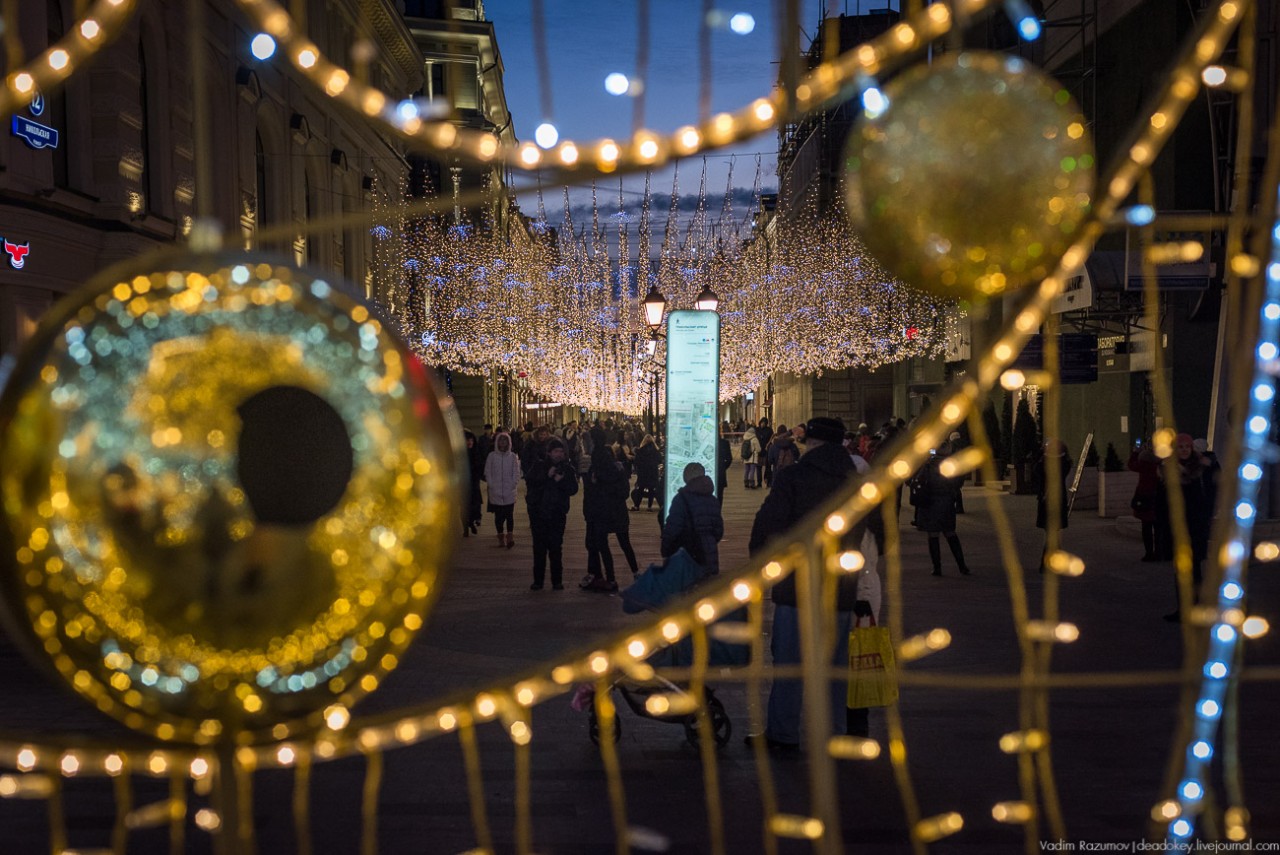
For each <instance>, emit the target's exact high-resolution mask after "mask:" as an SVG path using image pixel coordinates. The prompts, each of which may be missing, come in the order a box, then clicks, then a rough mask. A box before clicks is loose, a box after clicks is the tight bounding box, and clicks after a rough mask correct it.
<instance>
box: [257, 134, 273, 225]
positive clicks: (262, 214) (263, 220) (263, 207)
mask: <svg viewBox="0 0 1280 855" xmlns="http://www.w3.org/2000/svg"><path fill="white" fill-rule="evenodd" d="M253 170H254V192H255V193H256V194H257V203H258V209H257V211H256V215H255V217H254V224H255V225H256V226H257V228H258V230H259V231H261V230H262V229H263V228H264V227H265V226H266V225H267V224H268V223H270V222H271V209H270V207H269V206H268V204H267V151H266V148H265V147H264V146H263V145H262V134H261V133H260V132H257V131H255V132H254V134H253Z"/></svg>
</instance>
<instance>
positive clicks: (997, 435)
mask: <svg viewBox="0 0 1280 855" xmlns="http://www.w3.org/2000/svg"><path fill="white" fill-rule="evenodd" d="M982 427H983V429H984V430H986V432H987V442H989V443H991V454H992V456H993V457H994V458H995V460H994V461H993V462H994V463H995V470H996V479H997V480H999V479H1003V478H1004V471H1005V470H1004V467H1005V461H1006V459H1007V458H1005V457H1004V456H1002V455H1003V450H1004V437H1003V436H1002V434H1001V432H1000V417H999V416H997V415H996V405H995V402H994V401H992V400H991V399H990V398H988V399H987V404H986V406H984V407H983V408H982ZM980 475H981V470H979V476H980ZM978 483H981V481H979V482H978Z"/></svg>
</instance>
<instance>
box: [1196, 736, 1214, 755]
mask: <svg viewBox="0 0 1280 855" xmlns="http://www.w3.org/2000/svg"><path fill="white" fill-rule="evenodd" d="M1191 756H1193V757H1195V758H1197V759H1199V760H1208V759H1209V758H1210V757H1212V756H1213V746H1212V745H1210V744H1209V743H1207V742H1205V741H1204V740H1203V739H1201V740H1200V741H1198V742H1196V743H1194V744H1193V745H1192V746H1191Z"/></svg>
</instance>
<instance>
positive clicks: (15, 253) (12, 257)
mask: <svg viewBox="0 0 1280 855" xmlns="http://www.w3.org/2000/svg"><path fill="white" fill-rule="evenodd" d="M0 241H3V242H4V251H5V253H6V254H7V255H8V256H9V266H10V267H12V268H13V269H14V270H21V269H22V268H24V267H26V266H27V255H28V253H30V252H31V244H30V243H29V242H28V243H10V242H9V241H8V240H5V239H4V238H0Z"/></svg>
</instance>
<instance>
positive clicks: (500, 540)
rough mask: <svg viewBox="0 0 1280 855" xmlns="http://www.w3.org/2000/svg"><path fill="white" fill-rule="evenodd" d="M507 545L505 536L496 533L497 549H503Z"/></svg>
mask: <svg viewBox="0 0 1280 855" xmlns="http://www.w3.org/2000/svg"><path fill="white" fill-rule="evenodd" d="M506 545H507V536H506V535H505V534H503V533H502V532H498V548H499V549H504V548H506Z"/></svg>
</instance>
